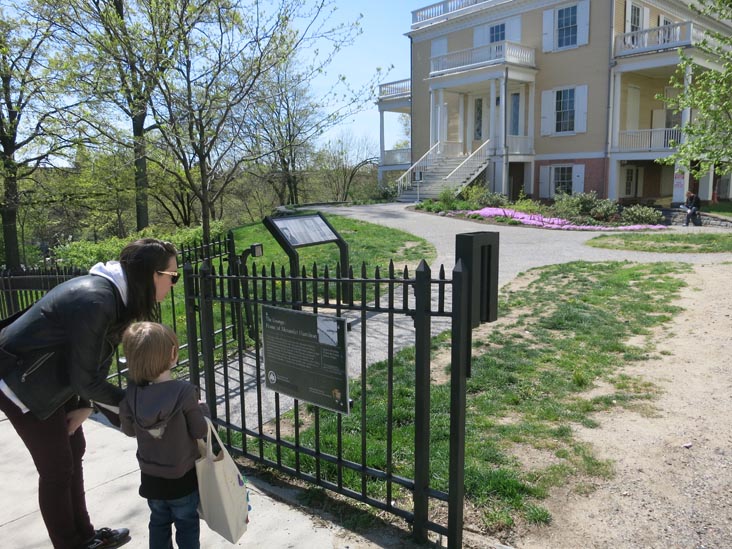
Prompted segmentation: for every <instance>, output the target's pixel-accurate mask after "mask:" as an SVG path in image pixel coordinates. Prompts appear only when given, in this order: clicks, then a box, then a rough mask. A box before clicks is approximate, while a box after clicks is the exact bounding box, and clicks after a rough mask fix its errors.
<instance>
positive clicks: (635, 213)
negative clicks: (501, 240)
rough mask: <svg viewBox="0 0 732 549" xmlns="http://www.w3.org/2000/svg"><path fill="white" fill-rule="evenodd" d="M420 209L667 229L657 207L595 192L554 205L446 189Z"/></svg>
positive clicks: (580, 226) (572, 225) (544, 222)
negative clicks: (620, 202)
mask: <svg viewBox="0 0 732 549" xmlns="http://www.w3.org/2000/svg"><path fill="white" fill-rule="evenodd" d="M417 208H418V209H424V210H426V211H430V212H444V213H445V214H446V215H453V216H465V217H469V218H473V219H490V220H491V221H493V222H496V223H507V224H510V225H529V226H533V227H541V228H544V229H558V230H571V231H641V230H660V229H666V228H667V227H666V226H665V225H662V224H661V221H662V219H663V216H662V214H661V212H660V211H659V210H657V209H655V208H651V207H647V206H641V205H633V206H628V207H626V208H622V207H621V206H619V205H618V204H617V203H616V202H614V201H611V200H608V199H600V198H597V195H596V193H595V192H590V193H576V194H573V195H570V194H564V193H559V194H557V195H556V196H555V197H554V202H553V203H552V204H543V203H540V202H537V201H534V200H531V199H529V198H527V197H526V196H524V195H523V193H522V195H521V196H520V197H519V199H518V200H517V201H515V202H513V203H509V201H508V199H507V198H506V196H504V195H501V194H496V193H491V192H489V191H486V190H485V189H484V188H483V187H482V186H476V187H469V188H468V189H467V190H466V191H463V192H462V193H461V195H460V196H455V193H454V191H450V193H449V195H448V193H447V192H444V191H443V193H442V194H441V195H440V198H439V199H438V200H436V201H427V202H423V203H421V204H419V205H417Z"/></svg>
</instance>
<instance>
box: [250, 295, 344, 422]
mask: <svg viewBox="0 0 732 549" xmlns="http://www.w3.org/2000/svg"><path fill="white" fill-rule="evenodd" d="M262 339H263V344H264V371H265V377H266V386H267V388H268V389H272V390H273V391H277V392H278V393H283V394H285V395H289V396H291V397H293V398H296V399H298V400H304V401H305V402H310V403H311V404H314V405H316V406H320V407H322V408H327V409H329V410H333V411H335V412H341V413H345V414H348V413H349V408H348V368H347V364H346V357H347V355H346V319H345V318H338V317H334V316H330V315H322V314H313V313H306V312H303V311H293V310H291V309H283V308H281V307H272V306H270V305H262Z"/></svg>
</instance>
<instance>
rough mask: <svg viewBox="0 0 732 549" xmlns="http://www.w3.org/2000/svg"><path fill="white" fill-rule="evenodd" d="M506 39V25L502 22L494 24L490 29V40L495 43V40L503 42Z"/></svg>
mask: <svg viewBox="0 0 732 549" xmlns="http://www.w3.org/2000/svg"><path fill="white" fill-rule="evenodd" d="M505 39H506V25H505V23H501V24H500V25H493V26H492V27H491V28H490V29H489V31H488V42H489V43H490V44H493V43H494V42H503V41H504V40H505Z"/></svg>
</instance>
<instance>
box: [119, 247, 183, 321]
mask: <svg viewBox="0 0 732 549" xmlns="http://www.w3.org/2000/svg"><path fill="white" fill-rule="evenodd" d="M177 254H178V251H177V250H176V249H175V246H173V245H172V244H171V243H170V242H164V241H162V240H158V239H157V238H142V239H140V240H135V241H134V242H130V243H129V244H127V246H125V247H124V249H123V250H122V252H120V254H119V262H120V265H122V271H123V272H124V273H125V279H126V280H127V310H128V312H129V317H130V319H131V320H155V319H156V316H157V315H156V313H157V307H156V306H157V303H156V301H155V282H154V274H155V272H156V271H164V270H166V269H167V268H168V262H170V258H171V257H175V256H176V255H177Z"/></svg>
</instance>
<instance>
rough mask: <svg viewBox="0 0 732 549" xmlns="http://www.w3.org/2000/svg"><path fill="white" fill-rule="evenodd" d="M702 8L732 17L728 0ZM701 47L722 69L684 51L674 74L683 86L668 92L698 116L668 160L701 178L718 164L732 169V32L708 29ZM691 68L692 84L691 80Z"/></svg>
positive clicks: (708, 1) (677, 105)
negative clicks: (675, 90)
mask: <svg viewBox="0 0 732 549" xmlns="http://www.w3.org/2000/svg"><path fill="white" fill-rule="evenodd" d="M698 1H699V5H698V6H693V7H695V9H697V11H698V12H699V13H700V14H702V15H706V16H709V17H712V18H714V19H715V20H717V21H730V20H732V5H731V4H730V2H729V1H727V0H698ZM698 49H699V50H700V51H701V52H702V53H704V54H706V56H707V57H709V58H711V59H714V64H715V65H716V66H718V67H719V70H712V69H707V68H704V67H702V66H700V64H699V62H698V60H695V59H693V58H692V57H689V56H687V55H686V54H685V53H684V52H683V51H681V50H680V51H681V62H680V63H679V65H678V69H677V71H676V74H675V75H674V77H673V78H672V85H673V87H674V88H676V89H677V90H679V93H678V94H677V95H676V96H675V97H663V99H664V101H666V103H667V104H668V106H669V108H672V109H674V110H676V111H682V110H684V109H693V112H694V117H693V119H692V120H690V121H689V123H688V124H686V125H685V127H684V134H685V139H684V141H683V142H682V143H680V144H678V145H677V149H676V151H675V152H674V153H673V154H672V155H671V156H669V157H668V158H667V159H665V161H666V162H668V163H674V162H678V163H679V164H681V165H683V166H685V167H686V168H687V169H689V170H690V171H691V172H692V173H694V174H695V175H696V176H697V177H698V176H700V175H702V174H704V173H706V172H708V171H709V170H710V169H711V168H712V167H715V166H716V167H717V168H719V167H720V166H721V167H723V169H724V170H725V171H729V170H730V168H732V132H731V131H730V128H732V36H731V35H729V34H723V33H720V32H716V31H712V30H708V31H707V34H706V36H705V37H704V39H703V40H702V41H701V42H700V43H699V44H698ZM687 71H689V72H691V82H690V85H685V82H688V79H686V74H687Z"/></svg>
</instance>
